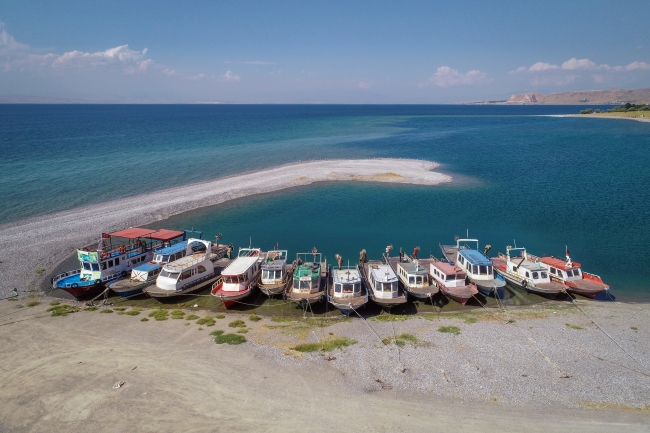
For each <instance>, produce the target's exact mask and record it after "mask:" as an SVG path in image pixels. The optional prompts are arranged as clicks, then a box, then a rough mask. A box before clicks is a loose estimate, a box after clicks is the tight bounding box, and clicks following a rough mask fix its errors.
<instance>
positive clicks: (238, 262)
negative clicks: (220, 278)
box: [221, 256, 259, 275]
mask: <svg viewBox="0 0 650 433" xmlns="http://www.w3.org/2000/svg"><path fill="white" fill-rule="evenodd" d="M258 260H259V257H257V256H253V257H237V258H236V259H235V260H234V261H233V262H232V263H231V264H229V265H228V267H227V268H226V269H224V270H223V271H221V275H239V274H242V273H244V272H245V271H247V270H248V268H250V267H251V266H253V265H254V264H255V262H257V261H258Z"/></svg>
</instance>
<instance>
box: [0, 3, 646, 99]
mask: <svg viewBox="0 0 650 433" xmlns="http://www.w3.org/2000/svg"><path fill="white" fill-rule="evenodd" d="M649 22H650V2H647V1H646V2H644V1H620V0H619V1H616V2H614V1H598V0H592V1H502V2H496V1H492V2H486V1H480V2H479V1H476V2H475V1H436V2H433V1H400V2H397V1H395V2H387V1H374V2H370V1H367V2H365V1H356V2H355V1H340V2H339V1H323V2H308V1H276V2H271V1H259V2H258V1H193V2H177V1H176V2H165V1H150V2H142V1H128V2H126V1H113V2H105V3H103V4H96V3H93V2H88V1H57V2H51V1H42V2H39V1H6V0H3V1H2V2H1V3H0V23H2V24H0V96H12V95H22V96H38V97H50V98H71V99H83V100H90V101H116V102H119V101H121V102H211V101H219V102H244V103H454V102H466V101H476V100H486V99H487V100H497V99H507V98H508V97H509V96H510V95H511V94H514V93H524V92H529V91H537V92H541V93H548V92H563V91H571V90H594V89H610V88H641V87H650V26H649V25H648V23H649Z"/></svg>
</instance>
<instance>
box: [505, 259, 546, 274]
mask: <svg viewBox="0 0 650 433" xmlns="http://www.w3.org/2000/svg"><path fill="white" fill-rule="evenodd" d="M510 261H511V262H513V263H514V262H515V261H514V260H510ZM519 266H520V267H522V268H524V269H528V270H529V271H540V270H542V271H545V270H546V268H545V267H543V266H542V264H541V263H536V262H533V261H531V260H528V259H526V260H524V261H523V262H521V264H520V265H519Z"/></svg>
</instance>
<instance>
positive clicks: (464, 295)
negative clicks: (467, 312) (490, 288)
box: [429, 258, 478, 305]
mask: <svg viewBox="0 0 650 433" xmlns="http://www.w3.org/2000/svg"><path fill="white" fill-rule="evenodd" d="M429 275H431V279H432V280H433V283H434V284H435V285H437V286H438V288H439V289H440V292H441V293H442V294H443V295H445V296H447V297H448V298H451V299H453V300H454V301H456V302H460V303H461V304H463V305H465V304H466V303H467V301H468V300H469V299H470V298H471V297H473V296H474V295H476V294H478V288H477V287H476V284H475V283H473V282H471V281H468V278H467V272H465V270H464V269H461V268H460V267H458V266H455V265H453V264H452V263H449V262H448V261H443V260H438V259H436V258H431V263H430V264H429Z"/></svg>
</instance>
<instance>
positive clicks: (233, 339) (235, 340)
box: [214, 334, 248, 345]
mask: <svg viewBox="0 0 650 433" xmlns="http://www.w3.org/2000/svg"><path fill="white" fill-rule="evenodd" d="M246 341H248V340H246V337H244V336H243V335H240V334H219V335H217V336H215V337H214V342H215V343H217V344H233V345H235V344H242V343H246Z"/></svg>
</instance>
